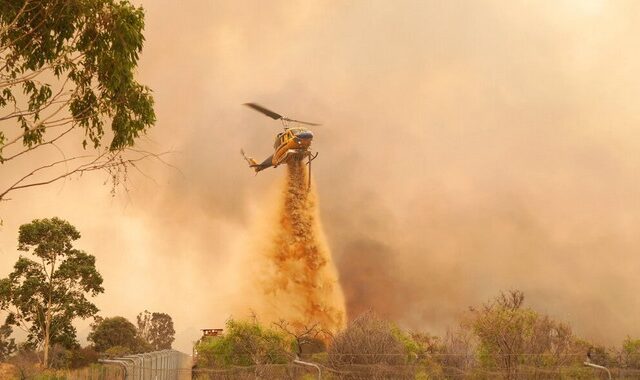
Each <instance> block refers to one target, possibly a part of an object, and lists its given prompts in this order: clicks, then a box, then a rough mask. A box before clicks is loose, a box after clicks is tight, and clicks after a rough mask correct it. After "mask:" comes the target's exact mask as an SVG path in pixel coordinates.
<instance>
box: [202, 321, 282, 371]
mask: <svg viewBox="0 0 640 380" xmlns="http://www.w3.org/2000/svg"><path fill="white" fill-rule="evenodd" d="M290 347H291V341H290V340H289V339H288V338H287V337H286V336H285V335H284V334H282V333H280V332H278V331H275V330H272V329H269V328H265V327H263V326H261V325H260V324H259V323H258V322H257V321H255V320H254V321H236V320H233V319H230V320H228V321H227V324H226V330H225V334H224V335H222V336H219V337H208V338H205V339H203V340H202V341H200V342H199V343H198V344H197V345H196V351H197V353H198V357H197V364H198V366H199V367H205V368H206V367H209V368H213V367H217V368H220V367H221V368H226V367H230V366H250V365H260V364H285V363H288V362H289V361H290V360H291V358H292V357H293V353H292V352H291V351H290Z"/></svg>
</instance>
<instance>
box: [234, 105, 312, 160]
mask: <svg viewBox="0 0 640 380" xmlns="http://www.w3.org/2000/svg"><path fill="white" fill-rule="evenodd" d="M245 105H246V106H248V107H251V108H253V109H254V110H256V111H258V112H260V113H263V114H265V115H267V116H269V117H271V118H272V119H276V120H278V119H280V120H282V122H283V125H284V127H285V130H284V132H281V133H278V135H277V136H276V140H275V143H274V144H273V149H274V153H273V154H272V155H271V156H269V157H267V158H266V159H265V160H264V161H263V162H262V163H258V162H257V161H255V160H254V159H253V158H251V157H247V155H246V154H245V153H244V151H243V150H241V153H242V156H243V157H244V158H245V160H247V162H248V163H249V166H250V167H251V168H253V169H254V170H255V171H256V173H257V172H259V171H262V170H264V169H267V168H270V167H274V168H275V167H278V166H279V165H281V164H283V163H286V162H288V161H289V160H292V159H297V160H301V159H303V158H305V157H308V158H309V162H311V160H313V159H314V158H315V157H316V156H317V153H316V155H312V153H311V149H310V148H311V141H312V140H313V133H312V132H311V131H310V130H309V129H307V128H304V127H292V128H289V127H288V123H289V122H293V123H298V124H307V125H319V124H315V123H309V122H305V121H299V120H293V119H289V118H286V117H283V116H281V115H278V114H277V113H275V112H273V111H271V110H268V109H266V108H264V107H262V106H259V105H257V104H255V103H245Z"/></svg>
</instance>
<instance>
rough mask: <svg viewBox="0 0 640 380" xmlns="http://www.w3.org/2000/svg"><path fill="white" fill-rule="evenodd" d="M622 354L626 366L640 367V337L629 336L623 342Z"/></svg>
mask: <svg viewBox="0 0 640 380" xmlns="http://www.w3.org/2000/svg"><path fill="white" fill-rule="evenodd" d="M621 354H622V362H623V365H624V366H625V367H627V368H633V369H640V339H631V338H630V337H627V338H626V339H625V340H624V342H623V343H622V352H621Z"/></svg>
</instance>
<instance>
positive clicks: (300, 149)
mask: <svg viewBox="0 0 640 380" xmlns="http://www.w3.org/2000/svg"><path fill="white" fill-rule="evenodd" d="M312 140H313V133H312V132H311V131H310V130H308V129H306V128H290V129H287V130H285V131H284V132H282V133H279V134H278V136H277V137H276V141H275V143H274V149H275V152H274V154H273V157H272V158H271V163H272V165H273V166H278V165H280V164H282V163H284V162H287V161H288V160H290V159H302V158H304V157H305V156H307V155H308V154H309V153H310V150H309V149H310V147H311V141H312Z"/></svg>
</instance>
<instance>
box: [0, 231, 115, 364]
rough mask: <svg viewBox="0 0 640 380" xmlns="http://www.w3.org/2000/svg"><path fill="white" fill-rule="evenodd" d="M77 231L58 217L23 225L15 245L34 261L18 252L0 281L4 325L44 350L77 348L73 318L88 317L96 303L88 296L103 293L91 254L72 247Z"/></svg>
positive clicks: (94, 309) (96, 309)
mask: <svg viewBox="0 0 640 380" xmlns="http://www.w3.org/2000/svg"><path fill="white" fill-rule="evenodd" d="M78 238H80V233H79V232H78V231H77V230H76V228H75V227H73V226H72V225H71V224H69V222H67V221H64V220H62V219H59V218H52V219H41V220H38V219H36V220H34V221H33V222H31V223H29V224H25V225H22V226H21V227H20V231H19V238H18V243H19V245H18V249H20V250H22V251H26V252H29V251H31V253H32V254H33V255H34V256H35V257H36V258H37V261H34V260H31V259H29V258H27V257H23V256H20V258H19V259H18V261H17V262H16V264H15V265H14V270H13V272H12V273H10V274H9V276H8V277H7V278H4V279H2V280H0V308H2V309H3V310H6V311H7V312H8V316H7V319H6V324H7V325H12V326H19V327H21V328H23V329H25V330H26V331H27V334H28V335H27V343H28V344H29V345H30V346H31V347H33V348H35V347H39V346H41V345H42V346H43V347H44V349H45V364H46V363H48V361H47V360H46V359H48V358H47V352H48V348H49V346H51V345H54V344H60V345H62V346H64V347H66V348H77V347H78V344H77V342H76V329H75V328H74V327H73V325H72V321H73V320H74V319H75V318H88V317H90V316H92V315H94V314H95V313H97V311H98V308H97V307H96V306H95V305H94V304H93V303H91V302H90V301H89V299H88V298H87V296H95V295H97V294H99V293H102V292H103V291H104V289H103V288H102V276H101V275H100V273H98V271H97V269H96V266H95V257H94V256H92V255H89V254H87V253H86V252H83V251H79V250H76V249H74V248H73V245H72V242H73V241H74V240H77V239H78Z"/></svg>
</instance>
